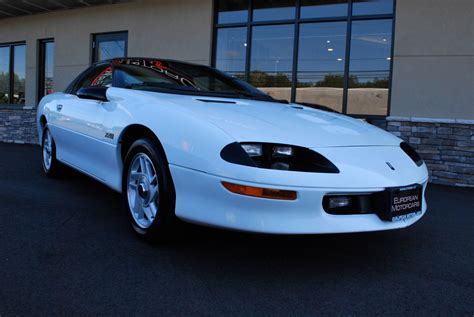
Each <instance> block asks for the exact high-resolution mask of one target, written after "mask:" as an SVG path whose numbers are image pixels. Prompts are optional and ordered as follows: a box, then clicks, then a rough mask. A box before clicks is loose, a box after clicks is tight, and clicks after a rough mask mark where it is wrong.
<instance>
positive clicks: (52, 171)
mask: <svg viewBox="0 0 474 317" xmlns="http://www.w3.org/2000/svg"><path fill="white" fill-rule="evenodd" d="M48 134H49V135H51V132H50V130H49V128H48V126H46V127H45V128H44V129H43V136H42V138H41V165H42V166H43V171H44V173H45V175H46V176H47V177H50V178H57V177H59V176H60V174H61V163H59V161H58V160H57V159H56V143H55V142H54V139H53V136H52V135H51V145H50V147H49V152H50V154H51V163H50V164H47V163H46V158H45V151H46V149H45V146H47V138H48ZM48 165H49V166H48Z"/></svg>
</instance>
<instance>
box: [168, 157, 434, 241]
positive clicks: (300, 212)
mask: <svg viewBox="0 0 474 317" xmlns="http://www.w3.org/2000/svg"><path fill="white" fill-rule="evenodd" d="M170 170H171V174H172V177H173V181H174V184H175V188H176V215H177V216H178V217H179V218H181V219H183V220H185V221H189V222H193V223H198V224H203V225H208V226H215V227H221V228H227V229H234V230H242V231H251V232H261V233H274V234H318V233H321V234H322V233H344V232H364V231H379V230H390V229H398V228H404V227H408V226H410V225H412V224H413V223H415V222H416V221H418V220H419V219H420V218H421V217H422V216H423V215H424V214H425V212H426V200H425V190H426V184H427V179H426V178H425V179H423V180H420V181H419V182H418V183H419V184H422V185H423V205H422V213H421V214H419V215H416V216H413V217H411V218H408V219H406V220H401V221H397V222H389V221H383V220H381V219H380V218H379V216H377V215H376V214H363V215H330V214H328V213H326V212H325V211H324V209H323V205H322V201H323V197H324V196H325V195H326V194H329V193H331V194H335V193H336V194H344V193H348V194H349V193H351V194H356V193H360V194H362V193H373V192H378V191H382V190H384V187H377V188H375V187H372V188H351V187H346V188H330V187H327V188H321V187H303V186H301V187H298V186H286V187H285V186H277V187H275V185H270V184H268V185H265V184H259V183H254V182H245V181H238V180H234V179H228V178H223V177H219V176H215V175H210V174H206V173H203V172H200V171H196V170H192V169H188V168H184V167H180V166H176V165H170ZM222 181H227V182H231V183H237V184H242V185H248V186H255V187H269V188H277V189H286V190H293V191H297V192H298V198H297V200H294V201H281V200H271V199H264V198H256V197H249V196H242V195H237V194H233V193H231V192H229V191H228V190H227V189H225V188H224V187H223V186H222ZM405 185H409V184H400V186H405Z"/></svg>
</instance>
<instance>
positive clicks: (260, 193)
mask: <svg viewBox="0 0 474 317" xmlns="http://www.w3.org/2000/svg"><path fill="white" fill-rule="evenodd" d="M222 185H224V187H225V188H226V189H227V190H228V191H230V192H232V193H234V194H238V195H244V196H252V197H259V198H268V199H279V200H296V192H294V191H291V190H281V189H271V188H260V187H252V186H245V185H237V184H232V183H228V182H222Z"/></svg>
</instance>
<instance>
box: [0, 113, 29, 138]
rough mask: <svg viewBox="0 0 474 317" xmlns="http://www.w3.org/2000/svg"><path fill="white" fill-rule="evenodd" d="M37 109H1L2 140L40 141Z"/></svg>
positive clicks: (0, 134)
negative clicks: (37, 129) (37, 127)
mask: <svg viewBox="0 0 474 317" xmlns="http://www.w3.org/2000/svg"><path fill="white" fill-rule="evenodd" d="M37 134H38V133H37V131H36V109H23V108H18V109H14V108H13V107H12V108H11V109H0V142H9V143H12V142H14V143H32V144H36V143H38V138H37V136H36V135H37Z"/></svg>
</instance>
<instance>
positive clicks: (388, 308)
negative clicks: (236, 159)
mask: <svg viewBox="0 0 474 317" xmlns="http://www.w3.org/2000/svg"><path fill="white" fill-rule="evenodd" d="M428 204H429V207H428V209H429V210H428V213H427V214H426V216H425V217H424V218H423V219H422V220H421V221H419V222H418V223H416V224H415V225H413V226H412V227H409V228H406V229H403V230H398V231H387V232H375V233H363V234H341V235H319V236H318V235H311V236H272V235H255V234H244V233H236V232H226V231H221V230H216V229H209V228H201V227H195V226H189V228H188V229H189V231H188V233H187V234H186V235H185V237H184V238H183V239H181V240H180V241H178V242H175V243H171V244H168V245H161V246H156V245H150V244H147V243H145V242H143V241H141V240H140V239H138V238H137V237H136V236H135V235H134V234H133V232H132V231H131V229H130V227H129V224H128V219H127V215H126V209H125V207H124V204H123V200H122V198H121V196H120V195H119V194H117V193H115V192H113V191H112V190H110V189H108V188H107V187H105V186H103V185H101V184H99V183H97V182H95V181H93V180H91V179H89V178H87V177H85V176H82V175H80V174H78V173H75V172H72V171H69V172H67V173H66V176H65V177H64V178H62V179H59V180H51V179H48V178H46V177H44V176H43V174H42V171H41V166H40V150H39V148H38V147H36V146H29V145H13V144H2V143H0V316H2V317H4V316H12V315H79V316H84V315H97V314H100V315H117V314H123V315H129V314H136V315H172V316H192V315H200V316H201V315H213V316H215V315H219V316H220V315H240V316H267V315H268V316H274V315H291V316H315V315H334V314H337V315H363V316H367V315H374V314H377V315H382V314H383V315H423V316H424V315H464V316H471V317H472V316H473V315H474V189H472V188H471V189H468V188H453V187H446V186H439V185H431V186H429V189H428Z"/></svg>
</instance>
